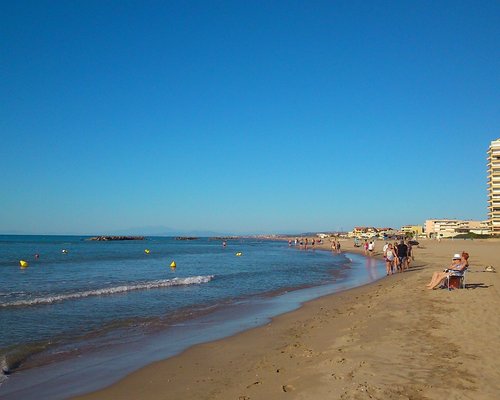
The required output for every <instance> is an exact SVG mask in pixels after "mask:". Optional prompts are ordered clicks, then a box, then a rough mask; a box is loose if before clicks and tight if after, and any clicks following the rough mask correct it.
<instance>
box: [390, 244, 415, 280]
mask: <svg viewBox="0 0 500 400" xmlns="http://www.w3.org/2000/svg"><path fill="white" fill-rule="evenodd" d="M383 251H384V259H385V270H386V274H387V275H392V274H394V273H396V272H404V271H405V270H407V269H408V268H409V267H410V263H411V261H412V260H413V249H412V246H411V244H410V243H406V242H405V240H404V239H401V241H400V242H399V243H398V242H394V244H392V243H389V242H386V243H385V245H384V247H383Z"/></svg>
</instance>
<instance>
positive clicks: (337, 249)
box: [331, 238, 340, 254]
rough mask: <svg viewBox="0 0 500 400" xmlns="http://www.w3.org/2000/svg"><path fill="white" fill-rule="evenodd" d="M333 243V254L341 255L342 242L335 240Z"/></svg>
mask: <svg viewBox="0 0 500 400" xmlns="http://www.w3.org/2000/svg"><path fill="white" fill-rule="evenodd" d="M331 242H332V244H331V247H332V252H333V253H337V254H340V240H338V239H335V238H334V239H333V240H331Z"/></svg>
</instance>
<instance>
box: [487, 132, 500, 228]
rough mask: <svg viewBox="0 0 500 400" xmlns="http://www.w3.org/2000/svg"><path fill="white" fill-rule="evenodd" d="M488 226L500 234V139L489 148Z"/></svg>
mask: <svg viewBox="0 0 500 400" xmlns="http://www.w3.org/2000/svg"><path fill="white" fill-rule="evenodd" d="M487 165H488V226H489V229H490V233H491V234H492V235H500V139H497V140H494V141H492V142H491V145H490V148H489V149H488V164H487Z"/></svg>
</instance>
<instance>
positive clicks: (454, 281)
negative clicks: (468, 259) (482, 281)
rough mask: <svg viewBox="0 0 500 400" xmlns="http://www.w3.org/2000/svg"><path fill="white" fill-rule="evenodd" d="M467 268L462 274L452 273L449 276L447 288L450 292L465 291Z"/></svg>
mask: <svg viewBox="0 0 500 400" xmlns="http://www.w3.org/2000/svg"><path fill="white" fill-rule="evenodd" d="M467 268H468V267H467ZM467 268H465V269H464V270H463V271H462V272H452V273H451V274H450V275H448V277H447V278H446V287H447V288H448V290H451V289H465V274H466V272H467Z"/></svg>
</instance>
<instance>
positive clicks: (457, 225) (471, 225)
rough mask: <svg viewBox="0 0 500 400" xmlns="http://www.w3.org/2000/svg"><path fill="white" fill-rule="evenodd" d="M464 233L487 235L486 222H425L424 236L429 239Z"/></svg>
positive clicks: (437, 220) (451, 220) (454, 220)
mask: <svg viewBox="0 0 500 400" xmlns="http://www.w3.org/2000/svg"><path fill="white" fill-rule="evenodd" d="M465 233H476V234H478V235H485V234H488V233H489V228H488V221H473V220H461V219H428V220H426V221H425V234H426V236H427V237H428V238H430V239H441V238H450V237H454V236H457V235H461V234H465Z"/></svg>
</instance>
